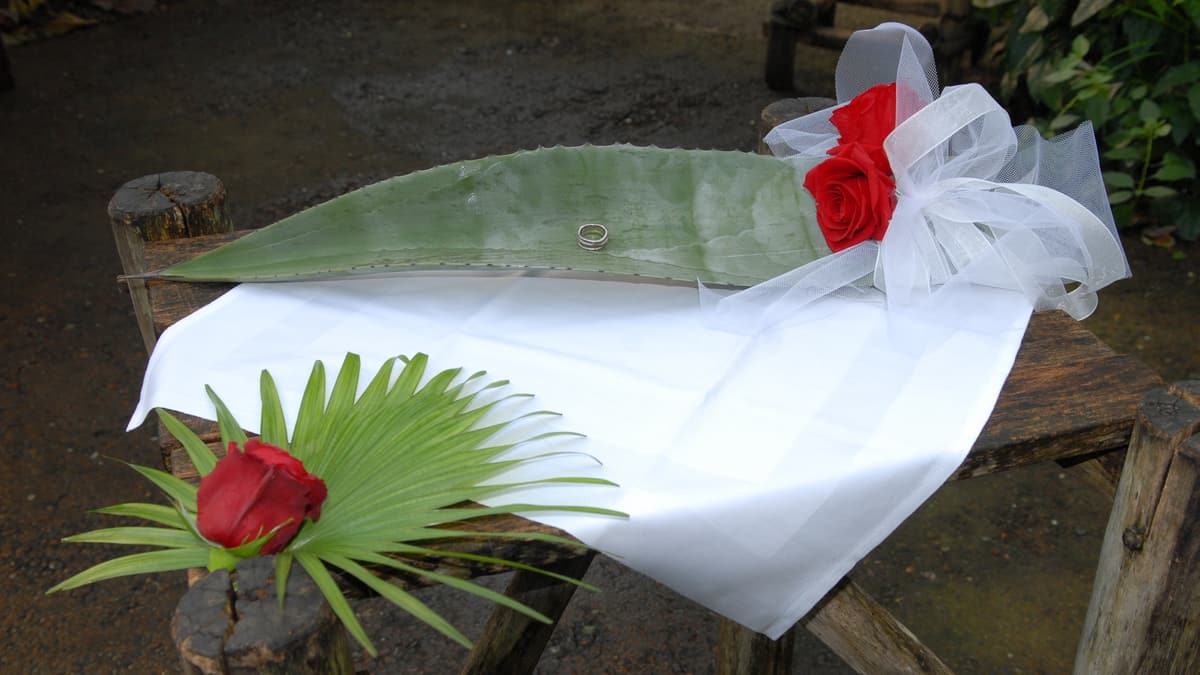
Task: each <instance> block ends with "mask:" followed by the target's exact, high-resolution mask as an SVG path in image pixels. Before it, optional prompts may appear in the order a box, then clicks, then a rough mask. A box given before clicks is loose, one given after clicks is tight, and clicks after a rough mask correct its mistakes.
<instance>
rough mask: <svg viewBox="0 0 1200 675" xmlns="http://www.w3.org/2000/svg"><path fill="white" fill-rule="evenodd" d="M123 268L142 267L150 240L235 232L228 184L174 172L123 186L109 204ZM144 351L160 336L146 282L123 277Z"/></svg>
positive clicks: (136, 269) (139, 269) (135, 271)
mask: <svg viewBox="0 0 1200 675" xmlns="http://www.w3.org/2000/svg"><path fill="white" fill-rule="evenodd" d="M108 219H109V222H110V224H111V225H112V230H113V238H114V239H116V242H117V252H118V254H120V256H121V267H122V269H124V271H125V274H126V275H135V274H140V273H142V272H147V271H149V270H146V269H144V265H143V260H144V258H143V255H142V252H143V250H144V244H145V242H147V241H161V240H164V239H179V238H184V237H196V236H200V235H204V234H219V233H223V232H231V231H233V223H232V221H230V220H229V216H228V215H227V214H226V212H225V186H224V185H222V184H221V181H220V180H218V179H217V177H216V176H213V175H212V174H207V173H200V172H197V171H170V172H167V173H158V174H152V175H149V176H142V177H141V178H136V179H134V180H131V181H129V182H128V183H126V184H124V185H122V186H121V187H120V189H118V190H117V192H116V194H114V195H113V197H112V199H111V200H110V201H109V202H108ZM125 284H126V285H127V287H128V288H129V295H130V298H131V300H132V301H133V308H134V314H135V315H136V317H137V322H138V329H139V330H141V333H142V341H143V342H145V344H146V351H147V352H150V351H152V350H153V349H154V343H155V342H156V341H157V339H158V336H157V335H156V334H155V331H154V323H153V321H152V318H151V313H150V299H149V296H148V295H147V293H146V282H145V281H143V280H141V279H125Z"/></svg>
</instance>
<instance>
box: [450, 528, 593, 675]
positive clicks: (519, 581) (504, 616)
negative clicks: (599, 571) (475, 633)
mask: <svg viewBox="0 0 1200 675" xmlns="http://www.w3.org/2000/svg"><path fill="white" fill-rule="evenodd" d="M594 557H595V552H594V551H588V552H587V553H585V554H584V555H581V556H579V557H577V558H571V559H568V560H564V561H562V562H559V563H556V564H554V565H550V566H548V567H547V568H546V569H547V570H549V571H551V572H555V573H557V574H563V575H566V576H569V577H574V578H576V579H581V578H583V575H584V574H585V573H586V572H587V569H588V566H589V565H591V563H592V558H594ZM575 589H576V586H575V585H574V584H569V583H566V582H562V581H557V580H555V579H554V578H552V577H548V576H545V575H543V574H537V573H536V572H525V571H522V570H518V571H517V572H516V573H514V574H513V578H512V581H511V582H509V585H508V588H507V589H506V590H505V591H504V594H505V595H507V596H508V597H510V598H513V599H515V600H520V601H521V602H522V603H524V604H525V605H526V606H528V607H531V608H533V609H536V610H537V611H539V612H541V613H542V614H545V615H546V616H548V617H550V618H551V619H553V620H554V622H555V623H552V624H544V623H542V622H540V621H534V620H533V619H530V618H529V617H527V616H525V615H524V614H518V613H517V612H514V611H512V610H511V609H508V608H507V607H497V608H496V609H495V610H493V611H492V616H491V618H489V619H488V623H487V625H486V626H484V629H483V634H482V635H481V636H480V637H479V640H477V641H476V643H475V651H473V652H471V656H470V659H468V661H467V664H466V665H465V666H464V667H463V669H462V673H463V675H468V674H469V675H496V674H497V673H505V674H506V675H519V674H520V673H531V672H533V669H534V667H535V666H537V663H538V660H539V659H541V657H542V651H544V650H545V649H546V643H547V642H549V641H550V635H551V634H552V633H553V632H554V627H555V625H556V624H557V622H558V619H559V617H561V616H562V613H563V610H565V609H566V608H567V604H568V603H569V602H570V601H571V596H573V595H574V594H575Z"/></svg>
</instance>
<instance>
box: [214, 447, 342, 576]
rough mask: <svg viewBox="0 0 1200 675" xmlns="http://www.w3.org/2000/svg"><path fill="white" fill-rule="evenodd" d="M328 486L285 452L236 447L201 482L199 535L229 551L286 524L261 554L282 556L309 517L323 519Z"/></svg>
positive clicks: (278, 449)
mask: <svg viewBox="0 0 1200 675" xmlns="http://www.w3.org/2000/svg"><path fill="white" fill-rule="evenodd" d="M326 494H327V493H326V490H325V481H323V480H321V479H320V478H318V477H316V476H314V475H312V474H311V473H309V472H308V471H306V470H305V468H304V465H303V464H302V463H301V462H300V460H298V459H296V458H295V457H292V456H291V455H289V454H288V453H287V451H286V450H282V449H280V448H277V447H275V446H273V445H267V444H266V443H261V442H259V441H258V440H251V441H246V443H245V445H244V446H243V449H242V450H238V447H237V444H236V443H232V442H231V443H230V444H229V451H228V452H227V453H226V454H225V456H224V457H222V458H221V459H220V460H219V461H218V462H217V465H216V467H214V468H213V470H212V471H211V472H209V474H208V475H207V476H205V477H204V478H202V479H201V480H200V490H199V491H198V492H197V494H196V524H197V526H198V527H199V529H200V534H202V535H204V537H205V538H206V539H208V540H209V541H213V542H216V543H218V544H220V545H222V546H224V547H226V548H236V547H238V546H241V545H242V544H245V543H248V542H251V541H254V540H255V539H258V538H259V537H261V536H263V535H264V534H266V533H268V532H270V531H271V530H273V529H275V527H277V526H280V525H282V527H280V528H279V531H278V532H276V533H275V536H273V537H271V539H270V540H269V541H267V543H266V545H265V546H263V548H262V550H261V551H259V553H260V554H262V555H269V554H271V553H278V552H279V551H281V550H283V547H284V546H287V544H288V542H289V541H291V540H292V537H294V536H295V535H296V532H297V531H298V530H299V529H300V526H301V525H302V524H303V523H304V519H305V518H311V519H312V520H314V521H316V520H317V519H319V518H320V517H321V504H322V503H323V502H324V501H325V496H326Z"/></svg>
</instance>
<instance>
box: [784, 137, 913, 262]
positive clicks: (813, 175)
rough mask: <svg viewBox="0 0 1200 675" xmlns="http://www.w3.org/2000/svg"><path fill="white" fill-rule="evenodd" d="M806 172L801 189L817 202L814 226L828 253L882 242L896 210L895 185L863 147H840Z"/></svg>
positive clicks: (853, 145) (855, 145)
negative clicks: (858, 245) (862, 244)
mask: <svg viewBox="0 0 1200 675" xmlns="http://www.w3.org/2000/svg"><path fill="white" fill-rule="evenodd" d="M835 152H836V154H834V155H833V156H832V157H830V158H829V159H827V160H825V161H824V162H821V163H820V164H818V165H816V166H814V167H813V168H812V169H809V171H808V174H807V175H806V176H805V177H804V187H805V189H807V190H808V191H809V192H811V193H812V195H813V199H815V200H816V202H817V224H818V225H819V226H820V227H821V233H822V234H824V235H825V242H826V243H827V244H829V248H830V250H832V251H834V252H837V251H841V250H842V249H846V248H850V247H851V246H854V245H855V244H858V243H860V242H863V241H866V240H868V239H883V235H884V233H885V232H887V226H888V223H889V222H890V221H891V219H892V211H893V210H894V209H895V208H896V195H895V191H896V182H895V181H894V180H893V179H892V177H891V176H890V175H888V174H887V173H884V172H883V171H881V170H880V169H879V167H878V166H877V165H876V164H875V161H874V160H873V159H872V158H871V155H870V153H869V152H868V151H867V149H866V148H864V147H863V146H861V145H859V144H857V143H854V144H850V145H841V146H838V147H837V148H836V149H835Z"/></svg>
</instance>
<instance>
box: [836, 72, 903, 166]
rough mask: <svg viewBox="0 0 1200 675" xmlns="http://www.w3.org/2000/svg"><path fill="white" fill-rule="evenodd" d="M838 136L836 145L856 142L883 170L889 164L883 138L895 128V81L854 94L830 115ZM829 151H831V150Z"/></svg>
mask: <svg viewBox="0 0 1200 675" xmlns="http://www.w3.org/2000/svg"><path fill="white" fill-rule="evenodd" d="M829 121H830V122H833V126H835V127H837V130H838V132H839V133H841V138H840V139H839V140H838V144H839V145H846V144H850V143H859V144H861V145H863V146H865V147H866V149H867V151H868V152H869V153H870V154H871V158H872V159H873V160H875V163H876V164H878V165H879V168H880V170H882V171H883V172H884V173H887V174H891V173H892V167H891V164H890V163H889V162H888V158H887V153H885V152H884V151H883V139H885V138H887V136H888V134H890V133H892V130H893V129H895V128H896V83H895V82H893V83H891V84H877V85H875V86H874V87H871V88H870V89H868V90H866V91H864V92H863V93H861V94H859V95H858V96H855V97H854V98H853V99H851V100H850V102H849V103H847V104H846V105H844V106H842V107H840V108H837V109H836V110H834V111H833V113H832V114H831V115H830V116H829ZM830 154H833V153H832V152H831V153H830Z"/></svg>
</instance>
